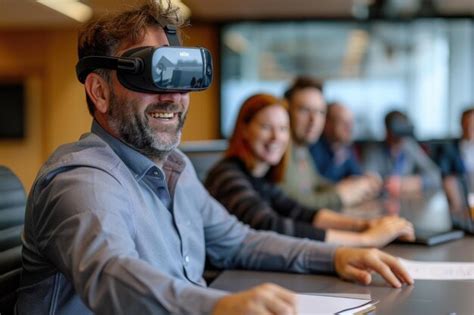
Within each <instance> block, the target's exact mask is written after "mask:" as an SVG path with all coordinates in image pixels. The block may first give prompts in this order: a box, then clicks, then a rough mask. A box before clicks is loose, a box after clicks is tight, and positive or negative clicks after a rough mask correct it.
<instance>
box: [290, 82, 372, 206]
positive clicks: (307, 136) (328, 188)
mask: <svg viewBox="0 0 474 315" xmlns="http://www.w3.org/2000/svg"><path fill="white" fill-rule="evenodd" d="M322 91H323V85H322V83H321V82H320V81H319V80H317V79H314V78H311V77H306V76H300V77H297V78H296V79H295V80H294V82H293V84H292V85H291V86H290V87H289V89H288V90H287V91H286V92H285V98H286V99H287V100H288V104H289V113H290V125H291V136H292V145H291V148H290V154H289V158H288V166H287V169H286V173H285V177H284V180H283V183H282V184H281V187H282V188H283V190H285V192H286V193H287V194H288V195H289V196H291V197H292V198H294V199H296V200H298V201H299V202H301V203H303V204H305V205H306V206H309V207H313V208H330V209H336V210H337V209H340V208H342V207H343V206H351V205H355V204H358V203H360V202H362V201H365V200H368V199H371V198H373V197H374V196H375V194H376V193H378V189H379V183H378V182H377V181H375V180H374V181H372V180H371V179H370V178H368V177H367V178H366V177H360V178H358V179H351V180H345V181H342V182H340V183H337V184H335V183H332V182H331V181H329V180H327V179H325V178H324V177H323V176H321V174H320V172H319V171H318V166H317V165H315V164H314V162H313V160H312V158H311V155H310V152H309V149H308V147H309V146H310V145H311V144H313V143H315V142H317V141H318V139H319V137H320V136H321V133H322V131H323V128H324V123H325V120H326V111H327V106H326V102H325V100H324V96H323V94H322Z"/></svg>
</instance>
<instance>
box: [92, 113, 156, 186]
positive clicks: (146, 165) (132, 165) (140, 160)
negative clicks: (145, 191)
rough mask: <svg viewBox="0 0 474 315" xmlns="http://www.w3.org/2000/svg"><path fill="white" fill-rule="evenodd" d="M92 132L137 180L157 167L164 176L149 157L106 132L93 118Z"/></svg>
mask: <svg viewBox="0 0 474 315" xmlns="http://www.w3.org/2000/svg"><path fill="white" fill-rule="evenodd" d="M91 131H92V133H94V134H96V135H97V136H99V137H100V138H101V139H102V140H104V141H105V142H106V143H107V144H108V145H109V146H110V147H111V148H112V150H114V152H115V153H116V154H117V155H118V156H119V158H120V159H121V160H122V161H123V162H124V163H125V164H126V165H127V167H128V168H129V169H130V170H131V171H132V172H133V173H134V175H135V177H136V178H137V180H140V179H141V178H142V177H143V176H144V175H146V174H147V173H148V172H150V171H152V170H156V169H158V170H159V172H160V173H161V175H162V176H163V177H164V174H163V171H162V170H161V169H160V168H159V167H158V166H157V165H156V164H155V163H154V162H153V161H152V160H150V159H149V158H147V157H146V156H144V155H143V154H141V153H140V152H138V151H137V150H135V149H133V148H132V147H130V146H129V145H127V144H126V143H124V142H122V141H120V140H119V139H117V138H115V137H114V136H112V135H111V134H110V133H108V132H107V131H106V130H105V129H104V128H102V126H100V125H99V123H98V122H97V121H96V120H95V119H94V121H93V122H92V127H91Z"/></svg>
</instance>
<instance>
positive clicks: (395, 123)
mask: <svg viewBox="0 0 474 315" xmlns="http://www.w3.org/2000/svg"><path fill="white" fill-rule="evenodd" d="M387 127H388V129H389V130H390V131H391V132H392V134H393V135H395V136H397V137H413V136H414V133H415V127H414V126H413V125H412V124H411V123H410V122H409V121H408V120H406V119H403V118H401V117H395V118H394V119H393V120H392V121H391V122H390V123H389V125H388V126H387Z"/></svg>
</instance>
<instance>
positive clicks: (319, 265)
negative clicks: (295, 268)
mask: <svg viewBox="0 0 474 315" xmlns="http://www.w3.org/2000/svg"><path fill="white" fill-rule="evenodd" d="M311 246H313V248H312V249H310V250H307V251H306V256H305V265H306V267H307V268H308V270H309V271H310V272H328V273H336V270H335V268H334V255H335V252H336V249H337V248H339V247H340V246H338V245H334V244H327V243H321V242H318V243H313V244H311Z"/></svg>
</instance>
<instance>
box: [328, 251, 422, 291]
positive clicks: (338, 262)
mask: <svg viewBox="0 0 474 315" xmlns="http://www.w3.org/2000/svg"><path fill="white" fill-rule="evenodd" d="M334 266H335V269H336V272H337V273H338V274H339V276H340V277H341V278H343V279H346V280H355V281H357V282H360V283H363V284H365V285H368V284H370V282H372V275H371V272H372V271H375V272H377V273H379V274H380V275H381V276H382V277H383V278H384V279H385V280H386V281H387V282H388V283H389V284H390V285H392V286H393V287H395V288H400V287H401V285H402V283H406V284H413V279H412V278H411V277H410V275H409V274H408V272H407V271H406V270H405V268H404V267H403V266H402V265H401V263H400V262H399V261H398V259H397V258H395V257H393V256H391V255H389V254H386V253H384V252H382V251H379V250H378V249H360V248H348V247H341V248H338V249H337V250H336V253H335V255H334Z"/></svg>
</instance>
